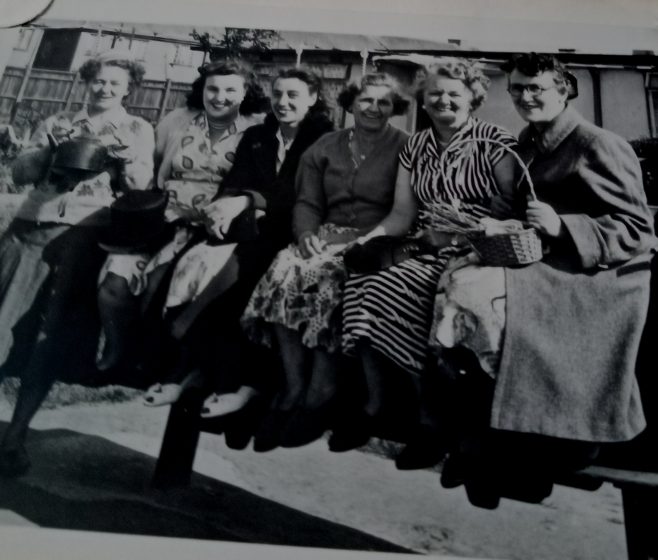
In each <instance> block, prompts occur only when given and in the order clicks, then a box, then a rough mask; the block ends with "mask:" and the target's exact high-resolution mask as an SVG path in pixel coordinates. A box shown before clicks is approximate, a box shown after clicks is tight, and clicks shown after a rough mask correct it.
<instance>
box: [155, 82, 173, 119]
mask: <svg viewBox="0 0 658 560" xmlns="http://www.w3.org/2000/svg"><path fill="white" fill-rule="evenodd" d="M170 91H171V79H169V78H167V81H166V82H165V90H164V95H163V96H162V101H161V102H160V110H159V111H158V122H160V120H161V119H162V117H164V114H165V111H166V110H167V101H169V92H170Z"/></svg>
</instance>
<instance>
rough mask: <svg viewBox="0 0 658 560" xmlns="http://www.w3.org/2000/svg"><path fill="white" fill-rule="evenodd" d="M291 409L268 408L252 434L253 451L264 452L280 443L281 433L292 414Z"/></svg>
mask: <svg viewBox="0 0 658 560" xmlns="http://www.w3.org/2000/svg"><path fill="white" fill-rule="evenodd" d="M292 413H293V412H292V411H291V410H270V411H269V412H268V413H267V414H266V415H265V417H264V418H263V420H262V422H261V423H260V426H259V427H258V430H257V431H256V433H255V435H254V451H257V452H259V453H264V452H266V451H272V449H275V448H277V447H279V445H281V434H282V432H283V430H284V428H285V427H286V424H287V423H288V421H289V420H290V417H291V416H292Z"/></svg>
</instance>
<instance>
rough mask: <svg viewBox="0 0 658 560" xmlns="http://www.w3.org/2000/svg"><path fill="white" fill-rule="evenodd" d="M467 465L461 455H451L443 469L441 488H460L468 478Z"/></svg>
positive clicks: (444, 463)
mask: <svg viewBox="0 0 658 560" xmlns="http://www.w3.org/2000/svg"><path fill="white" fill-rule="evenodd" d="M466 473H467V470H466V463H465V460H464V458H463V456H462V455H461V454H460V453H454V454H453V453H451V454H450V455H448V458H447V459H446V460H445V461H444V462H443V465H442V467H441V486H443V487H444V488H447V489H451V488H458V487H459V486H461V485H462V484H464V482H466V478H467V474H466Z"/></svg>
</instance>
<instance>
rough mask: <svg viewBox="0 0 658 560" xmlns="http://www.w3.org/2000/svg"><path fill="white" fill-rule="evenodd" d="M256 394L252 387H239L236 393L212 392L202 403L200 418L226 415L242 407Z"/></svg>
mask: <svg viewBox="0 0 658 560" xmlns="http://www.w3.org/2000/svg"><path fill="white" fill-rule="evenodd" d="M254 395H256V390H255V389H253V388H252V387H240V389H239V390H238V391H237V392H236V393H224V394H221V395H219V394H217V393H213V394H212V395H210V396H209V397H208V398H207V399H206V400H205V402H204V403H203V408H202V409H201V418H216V417H217V416H226V415H227V414H231V413H232V412H237V411H238V410H240V409H242V408H243V407H244V406H245V405H246V404H247V403H248V402H249V401H250V400H251V398H252V397H253V396H254Z"/></svg>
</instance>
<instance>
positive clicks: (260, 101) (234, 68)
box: [187, 60, 269, 115]
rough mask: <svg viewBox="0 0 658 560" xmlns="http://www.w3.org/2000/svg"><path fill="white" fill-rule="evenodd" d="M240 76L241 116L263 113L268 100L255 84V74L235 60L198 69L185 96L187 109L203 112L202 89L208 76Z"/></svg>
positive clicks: (212, 63) (209, 64) (210, 64)
mask: <svg viewBox="0 0 658 560" xmlns="http://www.w3.org/2000/svg"><path fill="white" fill-rule="evenodd" d="M232 75H236V76H240V77H241V78H242V79H243V80H244V89H245V95H244V99H243V100H242V103H240V114H241V115H252V114H254V113H263V112H265V111H267V108H268V106H269V98H268V97H267V96H266V95H265V92H264V91H263V88H262V87H261V86H260V85H258V83H257V82H256V74H255V73H254V72H253V71H252V70H251V68H249V67H247V66H246V65H245V64H243V63H241V62H237V61H235V60H228V61H224V60H222V61H215V62H209V63H208V64H204V65H203V66H200V67H199V77H198V78H197V79H196V80H194V82H193V83H192V90H191V91H190V93H189V94H188V96H187V106H188V108H189V109H196V110H203V108H204V106H203V88H204V87H205V86H206V79H207V78H208V77H209V76H232Z"/></svg>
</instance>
